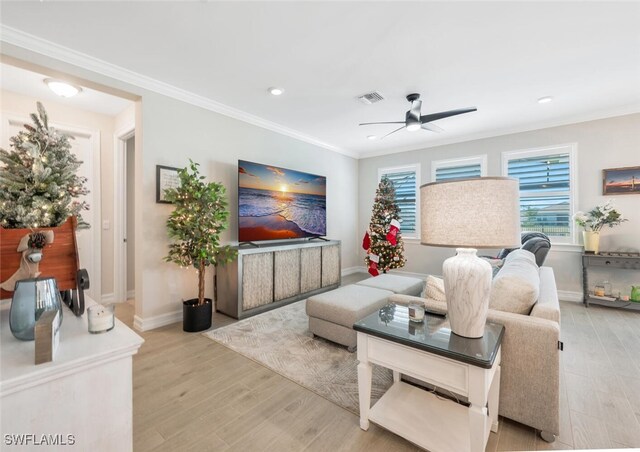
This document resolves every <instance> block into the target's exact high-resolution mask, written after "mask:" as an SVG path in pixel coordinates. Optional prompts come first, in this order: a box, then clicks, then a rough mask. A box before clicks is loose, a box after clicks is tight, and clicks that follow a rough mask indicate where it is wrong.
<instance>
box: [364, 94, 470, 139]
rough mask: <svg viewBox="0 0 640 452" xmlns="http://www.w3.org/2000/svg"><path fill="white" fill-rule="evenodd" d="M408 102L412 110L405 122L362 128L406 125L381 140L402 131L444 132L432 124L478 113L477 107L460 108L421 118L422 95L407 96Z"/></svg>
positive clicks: (372, 123)
mask: <svg viewBox="0 0 640 452" xmlns="http://www.w3.org/2000/svg"><path fill="white" fill-rule="evenodd" d="M407 100H408V101H409V102H411V110H409V111H407V113H406V115H405V120H404V121H391V122H364V123H362V124H360V125H361V126H371V125H375V124H404V125H403V126H402V127H400V128H398V129H396V130H394V131H393V132H389V133H388V134H386V135H385V136H383V137H382V138H381V139H384V138H386V137H388V136H389V135H391V134H394V133H396V132H399V131H400V130H402V129H405V128H406V129H407V130H408V131H410V132H413V131H415V130H420V129H424V130H430V131H431V132H443V131H444V129H442V128H440V127H438V126H437V125H435V124H430V123H431V122H433V121H437V120H438V119H444V118H448V117H449V116H456V115H462V114H464V113H470V112H472V111H477V110H478V109H477V108H476V107H470V108H459V109H457V110H449V111H441V112H440V113H431V114H430V115H423V116H420V108H421V107H422V101H421V100H420V94H417V93H414V94H409V95H408V96H407Z"/></svg>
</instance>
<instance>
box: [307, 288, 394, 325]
mask: <svg viewBox="0 0 640 452" xmlns="http://www.w3.org/2000/svg"><path fill="white" fill-rule="evenodd" d="M391 295H393V292H391V291H388V290H381V289H375V288H373V287H366V286H359V285H357V284H351V285H348V286H342V287H338V288H337V289H335V290H330V291H329V292H324V293H320V294H318V295H314V296H312V297H309V299H307V304H306V309H307V315H308V316H309V317H316V318H319V319H323V320H327V321H329V322H333V323H337V324H338V325H343V326H346V327H349V328H351V327H352V326H353V324H354V323H356V322H357V321H358V320H360V319H362V318H364V317H366V316H368V315H369V314H371V313H372V312H375V311H377V310H378V309H380V308H381V307H383V306H384V305H385V304H387V300H388V299H389V297H390V296H391Z"/></svg>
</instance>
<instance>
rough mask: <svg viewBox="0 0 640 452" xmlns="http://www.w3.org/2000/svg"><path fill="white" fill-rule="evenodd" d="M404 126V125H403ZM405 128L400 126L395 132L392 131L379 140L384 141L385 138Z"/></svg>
mask: <svg viewBox="0 0 640 452" xmlns="http://www.w3.org/2000/svg"><path fill="white" fill-rule="evenodd" d="M403 124H404V123H403ZM404 127H405V126H402V127H400V128H398V129H396V130H394V131H393V132H389V133H388V134H386V135H385V136H383V137H382V138H380V139H381V140H384V139H385V138H387V137H388V136H389V135H391V134H394V133H396V132H399V131H400V130H402V129H404Z"/></svg>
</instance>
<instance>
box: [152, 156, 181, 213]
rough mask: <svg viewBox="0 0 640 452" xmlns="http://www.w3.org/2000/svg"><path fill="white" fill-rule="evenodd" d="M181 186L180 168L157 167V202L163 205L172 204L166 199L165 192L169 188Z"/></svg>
mask: <svg viewBox="0 0 640 452" xmlns="http://www.w3.org/2000/svg"><path fill="white" fill-rule="evenodd" d="M179 186H180V178H179V177H178V168H173V167H172V166H163V165H156V202H157V203H163V204H171V202H170V201H167V200H166V199H164V191H165V190H166V189H168V188H178V187H179Z"/></svg>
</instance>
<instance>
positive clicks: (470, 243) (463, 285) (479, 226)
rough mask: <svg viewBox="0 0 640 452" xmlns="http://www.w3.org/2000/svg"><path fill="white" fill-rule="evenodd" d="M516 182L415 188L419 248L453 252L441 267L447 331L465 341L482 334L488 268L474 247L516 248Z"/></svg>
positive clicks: (504, 180) (503, 180) (453, 183)
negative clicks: (454, 249) (428, 247)
mask: <svg viewBox="0 0 640 452" xmlns="http://www.w3.org/2000/svg"><path fill="white" fill-rule="evenodd" d="M519 199H520V198H519V182H518V180H516V179H510V178H506V177H480V178H473V179H458V180H453V181H444V182H434V183H430V184H425V185H422V186H421V187H420V220H421V221H420V223H421V243H422V244H423V245H428V246H443V247H450V248H457V249H456V251H457V254H456V255H455V256H453V257H450V258H449V259H447V260H446V261H444V264H443V266H442V275H443V278H444V288H445V296H446V300H447V311H448V315H449V321H450V323H451V331H453V332H454V333H455V334H457V335H459V336H463V337H469V338H479V337H482V336H483V334H484V325H485V322H486V320H487V310H488V309H489V292H490V290H491V278H492V272H491V265H489V263H488V262H486V261H484V260H482V259H480V258H479V257H478V256H477V255H476V252H477V248H516V247H519V246H520V202H519Z"/></svg>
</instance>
